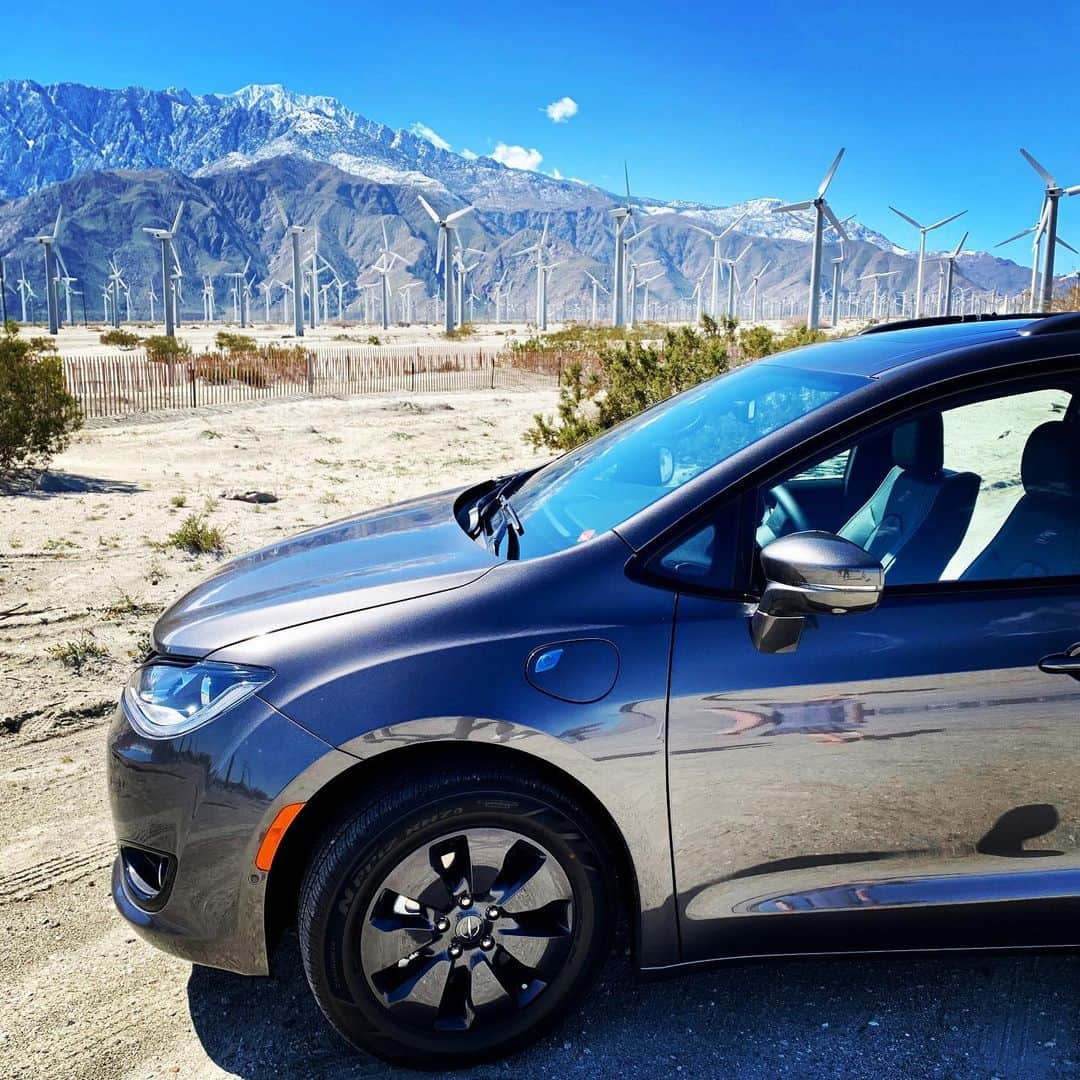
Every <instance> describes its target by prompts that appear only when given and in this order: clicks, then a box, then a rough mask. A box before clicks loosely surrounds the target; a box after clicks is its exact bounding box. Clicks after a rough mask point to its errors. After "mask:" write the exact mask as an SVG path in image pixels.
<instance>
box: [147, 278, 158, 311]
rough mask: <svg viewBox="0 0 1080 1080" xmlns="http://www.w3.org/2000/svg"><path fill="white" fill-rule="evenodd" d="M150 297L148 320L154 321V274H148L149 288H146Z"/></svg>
mask: <svg viewBox="0 0 1080 1080" xmlns="http://www.w3.org/2000/svg"><path fill="white" fill-rule="evenodd" d="M146 292H147V296H148V297H149V299H150V321H151V322H153V321H154V304H155V303H156V302H157V293H156V292H154V275H153V274H151V275H150V288H149V289H147V290H146Z"/></svg>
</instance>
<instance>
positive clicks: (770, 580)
mask: <svg viewBox="0 0 1080 1080" xmlns="http://www.w3.org/2000/svg"><path fill="white" fill-rule="evenodd" d="M761 565H762V568H763V569H764V571H765V582H766V584H765V591H764V592H763V593H762V595H761V600H760V601H759V602H758V606H757V610H756V611H755V612H754V614H753V615H752V616H751V619H750V635H751V637H752V638H753V641H754V645H755V647H756V648H757V649H758V650H759V651H760V652H765V653H781V652H794V651H795V649H796V648H797V647H798V645H799V638H800V636H801V635H802V629H803V626H804V624H805V622H806V616H807V615H811V614H822V615H848V614H851V613H853V612H857V611H869V610H870V609H871V608H873V607H875V606H876V605H877V602H878V601H879V600H880V599H881V590H882V588H883V587H884V584H885V571H884V570H883V569H882V568H881V563H879V562H878V561H877V560H876V559H875V558H874V557H873V556H871V555H868V554H867V553H866V552H865V551H864V550H863V549H862V548H861V547H859V545H858V544H853V543H852V542H851V541H850V540H845V539H844V538H843V537H842V536H834V535H833V534H832V533H827V532H801V533H792V534H791V535H789V536H782V537H781V538H780V539H779V540H774V541H773V542H772V543H771V544H769V545H767V546H766V547H765V548H763V549H762V552H761Z"/></svg>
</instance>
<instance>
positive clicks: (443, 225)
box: [416, 195, 473, 334]
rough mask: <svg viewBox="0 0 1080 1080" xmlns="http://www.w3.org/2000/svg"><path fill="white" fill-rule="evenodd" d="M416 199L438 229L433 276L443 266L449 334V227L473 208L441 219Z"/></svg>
mask: <svg viewBox="0 0 1080 1080" xmlns="http://www.w3.org/2000/svg"><path fill="white" fill-rule="evenodd" d="M416 197H417V199H418V200H419V202H420V205H421V206H422V207H423V208H424V210H425V212H426V213H427V216H428V217H429V218H431V220H432V221H433V222H435V224H436V225H437V226H438V228H439V239H438V241H437V242H436V245H435V276H436V277H438V275H439V269H440V268H441V267H443V266H445V271H444V277H443V280H444V288H445V293H444V295H445V297H446V304H445V307H446V314H445V318H444V321H443V326H444V328H445V330H446V332H447V333H448V334H449V333H450V331H451V330H453V329H454V325H455V324H454V301H453V296H454V266H453V252H452V251H451V241H450V225H451V224H452V223H453V222H455V221H457V219H458V218H461V217H464V216H465V215H466V214H467V213H468V212H469V211H470V210H472V209H473V208H472V207H471V206H463V207H462V208H461V209H460V210H455V211H454V212H453V213H452V214H447V215H446V217H444V218H442V217H439V215H438V214H437V213H436V212H435V210H434V208H433V207H432V206H431V204H430V203H429V202H428V201H427V199H425V198H424V196H423V195H417V196H416Z"/></svg>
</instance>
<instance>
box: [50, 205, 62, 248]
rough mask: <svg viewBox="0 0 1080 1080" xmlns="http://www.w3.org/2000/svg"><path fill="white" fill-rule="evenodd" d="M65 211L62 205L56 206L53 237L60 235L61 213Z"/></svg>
mask: <svg viewBox="0 0 1080 1080" xmlns="http://www.w3.org/2000/svg"><path fill="white" fill-rule="evenodd" d="M63 212H64V208H63V207H62V206H58V207H57V208H56V224H55V225H54V226H53V231H52V238H53V239H54V240H55V239H56V238H57V236H59V235H60V215H61V214H62V213H63Z"/></svg>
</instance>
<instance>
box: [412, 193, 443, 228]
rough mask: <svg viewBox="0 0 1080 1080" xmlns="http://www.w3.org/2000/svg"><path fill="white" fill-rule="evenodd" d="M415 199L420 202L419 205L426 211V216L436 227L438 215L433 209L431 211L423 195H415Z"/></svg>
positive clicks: (429, 204)
mask: <svg viewBox="0 0 1080 1080" xmlns="http://www.w3.org/2000/svg"><path fill="white" fill-rule="evenodd" d="M416 197H417V199H419V200H420V205H421V206H422V207H423V208H424V209H425V210H426V211H427V216H428V217H429V218H431V220H432V221H434V222H435V224H436V225H438V224H439V215H438V214H436V213H435V211H434V209H432V206H431V203H429V202H428V201H427V199H425V198H424V196H423V195H417V196H416Z"/></svg>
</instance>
